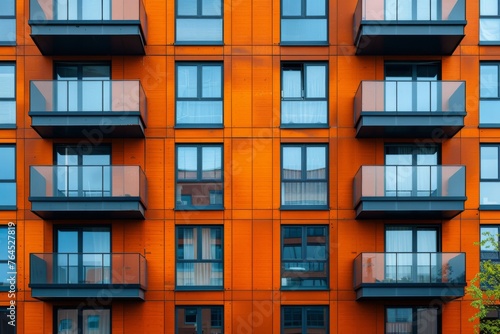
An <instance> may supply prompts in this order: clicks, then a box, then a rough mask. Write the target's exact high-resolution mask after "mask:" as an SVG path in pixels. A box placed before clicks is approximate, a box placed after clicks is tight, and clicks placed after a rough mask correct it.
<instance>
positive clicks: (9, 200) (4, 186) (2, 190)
mask: <svg viewBox="0 0 500 334" xmlns="http://www.w3.org/2000/svg"><path fill="white" fill-rule="evenodd" d="M0 194H2V196H0V205H4V206H15V205H16V184H15V183H14V182H8V183H3V182H2V183H0Z"/></svg>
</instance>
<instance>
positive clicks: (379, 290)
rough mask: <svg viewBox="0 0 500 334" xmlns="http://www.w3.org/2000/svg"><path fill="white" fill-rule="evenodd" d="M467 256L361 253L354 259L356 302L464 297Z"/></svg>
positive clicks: (452, 254) (462, 254)
mask: <svg viewBox="0 0 500 334" xmlns="http://www.w3.org/2000/svg"><path fill="white" fill-rule="evenodd" d="M465 286H466V281H465V253H361V254H359V255H358V256H357V257H356V258H355V259H354V290H355V291H356V299H357V300H367V299H387V298H399V299H401V300H404V301H406V300H407V299H408V298H425V299H441V300H445V301H449V300H452V299H456V298H460V297H463V296H464V288H465Z"/></svg>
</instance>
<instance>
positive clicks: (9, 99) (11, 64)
mask: <svg viewBox="0 0 500 334" xmlns="http://www.w3.org/2000/svg"><path fill="white" fill-rule="evenodd" d="M0 20H1V17H0ZM0 46H1V44H0ZM0 67H12V68H13V69H14V74H13V77H12V85H13V86H14V87H13V88H14V94H13V96H11V97H0V102H7V103H9V102H10V103H13V104H14V111H13V112H14V115H13V116H14V122H13V123H0V129H15V128H16V126H17V99H16V96H17V84H16V81H17V80H16V79H17V78H16V74H17V69H16V67H17V66H16V63H15V62H13V61H0Z"/></svg>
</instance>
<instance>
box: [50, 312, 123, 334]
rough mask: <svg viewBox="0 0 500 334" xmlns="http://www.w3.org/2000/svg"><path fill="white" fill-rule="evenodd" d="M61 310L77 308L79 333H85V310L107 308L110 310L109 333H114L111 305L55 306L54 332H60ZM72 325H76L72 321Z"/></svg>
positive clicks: (55, 333)
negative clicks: (59, 319) (59, 312)
mask: <svg viewBox="0 0 500 334" xmlns="http://www.w3.org/2000/svg"><path fill="white" fill-rule="evenodd" d="M59 310H76V311H77V321H78V328H77V329H76V330H77V333H83V311H87V310H107V311H109V333H112V322H113V312H112V308H111V307H106V306H82V305H78V306H76V307H71V306H58V305H56V306H54V307H53V324H54V334H57V333H59V332H58V328H59V321H58V314H57V313H58V311H59ZM61 320H69V319H61ZM71 323H72V322H71ZM72 325H74V324H73V323H72Z"/></svg>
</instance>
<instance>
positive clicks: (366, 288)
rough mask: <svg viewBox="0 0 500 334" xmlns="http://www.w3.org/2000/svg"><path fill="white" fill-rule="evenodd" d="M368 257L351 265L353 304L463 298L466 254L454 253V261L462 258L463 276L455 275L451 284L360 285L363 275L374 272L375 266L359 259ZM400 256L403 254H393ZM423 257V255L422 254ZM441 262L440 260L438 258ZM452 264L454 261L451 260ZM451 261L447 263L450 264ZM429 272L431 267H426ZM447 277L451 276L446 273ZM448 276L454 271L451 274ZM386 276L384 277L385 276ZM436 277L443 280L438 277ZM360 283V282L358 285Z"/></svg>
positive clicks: (359, 256)
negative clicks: (369, 301)
mask: <svg viewBox="0 0 500 334" xmlns="http://www.w3.org/2000/svg"><path fill="white" fill-rule="evenodd" d="M365 254H367V253H361V254H359V255H358V256H357V257H356V258H355V260H354V263H353V285H354V290H355V291H356V300H378V299H381V300H387V299H404V300H407V299H409V298H411V299H436V298H439V299H440V300H442V301H445V302H446V301H451V300H453V299H456V298H460V297H463V296H464V295H465V286H466V285H467V283H466V280H465V277H466V269H465V268H466V266H465V263H466V262H465V258H466V254H465V253H456V254H457V256H456V257H454V258H456V259H458V260H459V258H461V257H463V263H461V264H460V265H461V266H462V267H463V270H464V271H463V273H460V272H459V273H458V275H457V276H456V277H454V278H453V279H452V280H451V281H450V282H405V281H404V280H400V281H397V280H387V281H378V280H376V279H375V282H362V278H360V277H361V276H362V275H363V273H362V272H363V271H365V270H374V268H372V266H375V267H376V264H375V265H371V266H370V264H366V263H364V262H363V260H362V258H363V256H364V255H365ZM369 254H382V255H384V256H385V255H387V254H388V253H383V252H382V253H375V252H373V253H369ZM394 254H403V253H394ZM408 254H418V253H408ZM422 254H425V253H422ZM429 254H436V255H438V254H455V253H439V252H438V253H429ZM438 259H441V260H442V257H441V258H438ZM451 260H453V259H451ZM451 260H450V261H451ZM413 265H414V264H412V266H413ZM429 269H431V267H429ZM448 274H450V273H448ZM451 275H453V271H452V270H451ZM384 276H385V274H384ZM439 277H440V278H441V279H442V277H441V275H439ZM360 280H361V281H360Z"/></svg>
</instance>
